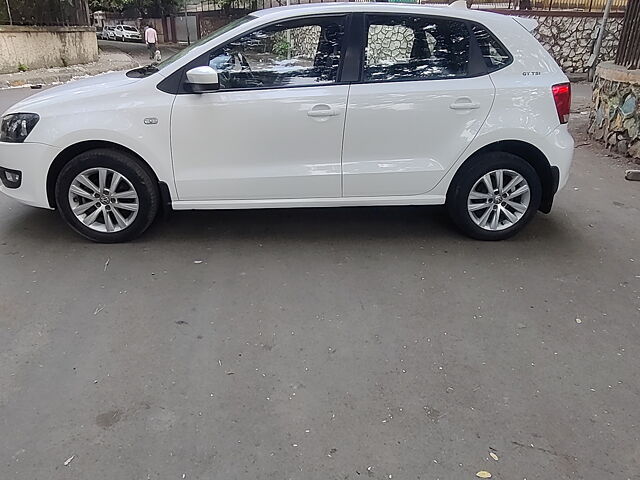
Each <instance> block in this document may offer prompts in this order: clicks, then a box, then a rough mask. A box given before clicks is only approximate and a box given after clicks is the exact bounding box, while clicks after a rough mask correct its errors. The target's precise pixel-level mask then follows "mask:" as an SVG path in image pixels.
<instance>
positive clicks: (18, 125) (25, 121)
mask: <svg viewBox="0 0 640 480" xmlns="http://www.w3.org/2000/svg"><path fill="white" fill-rule="evenodd" d="M38 120H40V116H39V115H38V114H36V113H12V114H9V115H5V116H4V117H2V126H0V142H10V143H22V142H24V141H25V139H26V138H27V136H28V135H29V134H30V133H31V130H33V127H35V126H36V123H38Z"/></svg>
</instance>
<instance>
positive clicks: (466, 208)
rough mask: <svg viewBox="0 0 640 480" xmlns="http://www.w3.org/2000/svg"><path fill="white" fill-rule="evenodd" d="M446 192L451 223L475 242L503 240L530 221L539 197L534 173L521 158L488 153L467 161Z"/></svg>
mask: <svg viewBox="0 0 640 480" xmlns="http://www.w3.org/2000/svg"><path fill="white" fill-rule="evenodd" d="M471 162H472V163H470V164H469V166H468V167H466V168H464V170H462V171H460V172H458V174H456V176H455V177H454V180H453V182H452V184H451V187H450V188H449V194H448V195H447V208H448V210H449V214H450V216H451V219H452V220H453V222H454V223H455V224H456V225H457V226H458V228H460V230H462V231H463V232H464V233H466V234H467V235H469V236H470V237H472V238H475V239H478V240H504V239H506V238H509V237H511V236H513V235H515V234H516V233H518V232H519V231H520V230H521V229H522V228H523V227H524V226H525V225H526V224H527V223H529V221H530V220H531V219H532V218H533V216H534V215H535V213H536V211H537V210H538V207H539V206H540V199H541V194H542V187H541V185H540V179H539V177H538V174H537V173H536V171H535V169H534V168H533V167H532V166H531V165H530V164H529V163H528V162H526V161H525V160H523V159H522V158H520V157H518V156H516V155H512V154H510V153H506V152H491V153H486V154H483V155H480V156H478V157H476V158H475V159H473V160H471Z"/></svg>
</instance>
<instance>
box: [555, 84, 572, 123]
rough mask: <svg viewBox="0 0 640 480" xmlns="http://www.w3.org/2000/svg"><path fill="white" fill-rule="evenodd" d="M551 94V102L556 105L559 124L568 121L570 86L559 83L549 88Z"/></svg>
mask: <svg viewBox="0 0 640 480" xmlns="http://www.w3.org/2000/svg"><path fill="white" fill-rule="evenodd" d="M551 91H552V92H553V101H554V102H555V103H556V110H557V111H558V118H559V119H560V123H567V122H568V121H569V112H570V111H571V84H570V83H559V84H557V85H554V86H553V87H551Z"/></svg>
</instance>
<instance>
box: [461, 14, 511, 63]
mask: <svg viewBox="0 0 640 480" xmlns="http://www.w3.org/2000/svg"><path fill="white" fill-rule="evenodd" d="M471 31H472V32H473V34H474V35H475V37H476V40H477V42H478V46H479V47H480V51H481V52H482V57H483V58H484V62H485V64H486V65H487V70H488V71H489V72H495V71H496V70H499V69H501V68H502V67H505V66H507V65H509V63H511V55H509V52H507V50H506V49H505V48H504V47H503V46H502V44H501V43H500V42H498V40H497V39H496V37H494V36H493V35H492V34H491V33H490V32H489V30H487V29H486V28H485V27H483V26H482V25H478V24H472V25H471Z"/></svg>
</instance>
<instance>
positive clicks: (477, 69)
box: [0, 3, 573, 242]
mask: <svg viewBox="0 0 640 480" xmlns="http://www.w3.org/2000/svg"><path fill="white" fill-rule="evenodd" d="M456 5H457V4H456ZM533 26H535V22H532V21H531V20H525V19H521V18H518V17H508V16H502V15H497V14H493V13H487V12H480V11H476V10H473V11H471V10H467V9H466V8H450V7H425V6H419V5H416V6H411V5H391V4H380V3H377V4H376V3H369V4H367V3H351V4H339V3H337V4H332V5H328V4H324V5H320V4H310V5H305V6H296V7H286V8H275V9H269V10H262V11H259V12H256V13H253V14H251V15H249V16H247V17H244V18H242V19H240V20H237V21H235V22H233V23H232V24H230V25H228V26H226V27H223V28H222V29H220V30H218V31H216V32H215V33H213V34H212V35H210V36H208V37H206V38H203V39H202V40H201V41H199V42H198V43H196V44H194V45H192V46H191V47H190V48H187V49H185V50H182V51H181V52H180V53H178V54H177V55H175V56H173V57H171V58H169V59H167V60H165V61H164V62H162V63H160V64H158V65H150V66H147V67H141V68H138V69H135V70H132V71H129V72H127V73H112V74H106V75H103V76H98V77H95V78H92V79H86V80H80V81H76V82H73V83H70V84H67V85H64V86H60V87H57V88H53V89H50V90H46V91H43V92H41V93H39V94H37V95H34V96H32V97H29V98H27V99H26V100H24V101H22V102H20V103H18V104H17V105H15V106H13V107H12V108H10V109H9V110H8V111H7V112H6V113H5V114H4V116H3V118H2V131H1V137H0V179H1V180H2V186H1V187H0V189H1V191H2V192H4V193H6V194H7V195H9V196H12V197H14V198H16V199H18V200H20V201H22V202H24V203H27V204H29V205H34V206H38V207H45V208H52V209H53V208H57V209H58V210H59V211H60V213H61V214H62V218H63V219H64V220H65V221H66V222H67V223H68V224H69V225H70V226H71V227H72V228H73V229H74V230H76V231H77V232H78V233H80V234H81V235H84V236H85V237H87V238H89V239H91V240H94V241H99V242H119V241H124V240H129V239H132V238H134V237H136V236H138V235H140V234H141V233H142V232H144V231H145V229H147V227H149V225H150V224H151V222H152V221H153V220H154V218H155V217H156V216H157V214H158V212H159V210H161V209H175V210H186V209H233V208H244V209H246V208H280V207H287V208H288V207H336V206H355V205H436V204H446V205H447V207H448V211H449V212H450V214H451V217H452V219H453V221H454V222H455V223H456V224H457V226H458V227H459V228H460V229H461V230H462V231H464V232H466V233H467V234H468V235H470V236H472V237H474V238H477V239H483V240H499V239H504V238H507V237H509V236H510V235H512V234H514V233H515V232H517V231H518V230H520V229H521V228H522V227H523V226H524V225H525V224H526V223H527V222H528V221H529V220H530V219H531V218H532V216H533V215H534V214H535V213H536V211H538V210H541V211H543V212H549V211H550V209H551V204H552V201H553V197H554V195H555V193H556V191H557V190H558V189H559V188H560V187H562V186H563V185H564V184H565V182H566V180H567V175H568V172H569V167H570V165H571V160H572V156H573V139H572V138H571V136H570V134H569V132H568V130H567V126H566V123H567V120H568V118H569V106H570V98H571V91H570V85H569V83H568V81H567V77H566V76H565V75H564V74H563V73H562V71H561V70H560V68H559V67H558V65H557V64H556V63H555V62H554V60H553V59H552V58H551V56H550V55H549V54H548V53H547V52H546V51H545V50H544V48H542V47H541V46H540V44H539V43H538V42H537V41H536V40H535V39H534V37H533V36H532V35H531V34H530V33H529V32H528V31H527V29H531V28H533Z"/></svg>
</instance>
